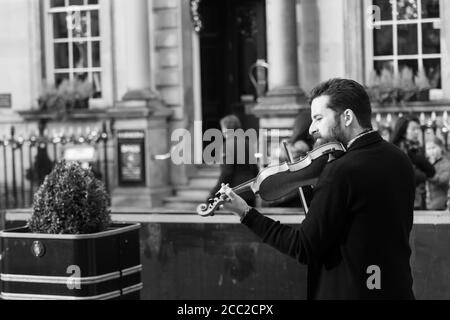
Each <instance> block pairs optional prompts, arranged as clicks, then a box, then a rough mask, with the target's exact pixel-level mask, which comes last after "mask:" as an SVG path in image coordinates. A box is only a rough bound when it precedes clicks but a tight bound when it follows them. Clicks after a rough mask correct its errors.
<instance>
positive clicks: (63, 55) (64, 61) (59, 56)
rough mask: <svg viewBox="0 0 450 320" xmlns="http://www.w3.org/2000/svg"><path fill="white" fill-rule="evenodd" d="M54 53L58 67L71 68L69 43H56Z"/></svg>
mask: <svg viewBox="0 0 450 320" xmlns="http://www.w3.org/2000/svg"><path fill="white" fill-rule="evenodd" d="M54 55H55V60H54V61H55V68H56V69H65V68H69V46H68V45H67V43H55V45H54Z"/></svg>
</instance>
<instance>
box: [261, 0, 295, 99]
mask: <svg viewBox="0 0 450 320" xmlns="http://www.w3.org/2000/svg"><path fill="white" fill-rule="evenodd" d="M266 21H267V56H268V57H267V58H268V63H269V77H268V82H269V83H268V84H269V94H271V93H276V92H280V91H281V92H285V93H298V92H300V90H299V88H298V86H299V83H298V54H297V20H296V0H266Z"/></svg>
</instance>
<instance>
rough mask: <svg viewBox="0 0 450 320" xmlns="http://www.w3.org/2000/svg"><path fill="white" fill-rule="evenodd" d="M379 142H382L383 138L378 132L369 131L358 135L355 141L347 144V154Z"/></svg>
mask: <svg viewBox="0 0 450 320" xmlns="http://www.w3.org/2000/svg"><path fill="white" fill-rule="evenodd" d="M380 141H383V138H382V137H381V136H380V134H379V133H378V131H374V130H371V131H368V132H365V133H363V134H361V135H359V136H358V137H357V138H356V139H355V140H353V141H351V142H352V143H349V146H348V148H347V152H348V151H351V150H355V149H360V148H364V147H366V146H368V145H371V144H373V143H377V142H380Z"/></svg>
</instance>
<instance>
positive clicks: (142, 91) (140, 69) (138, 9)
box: [122, 0, 156, 101]
mask: <svg viewBox="0 0 450 320" xmlns="http://www.w3.org/2000/svg"><path fill="white" fill-rule="evenodd" d="M124 9H125V10H124V11H125V12H124V19H125V21H126V24H125V28H126V31H125V36H126V68H127V69H126V76H127V79H126V80H127V81H126V84H127V92H126V93H125V95H124V96H123V98H122V99H123V100H124V101H127V100H149V99H154V98H155V96H156V95H155V94H154V92H153V91H152V90H151V89H150V88H151V86H150V71H151V70H150V54H151V53H150V46H149V41H150V40H149V39H150V38H149V36H150V35H149V27H148V26H149V21H148V1H147V0H133V1H129V2H127V4H126V6H125V8H124Z"/></svg>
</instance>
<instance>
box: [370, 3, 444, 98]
mask: <svg viewBox="0 0 450 320" xmlns="http://www.w3.org/2000/svg"><path fill="white" fill-rule="evenodd" d="M368 5H373V6H376V8H378V9H379V13H380V15H379V16H378V19H376V20H375V22H374V23H373V28H372V29H369V31H368V32H367V33H366V36H367V41H366V52H367V69H369V70H368V73H369V72H370V71H371V70H374V71H375V72H376V73H377V74H378V75H379V74H380V73H381V72H382V71H383V70H384V69H386V70H389V71H390V72H391V73H393V74H394V75H398V74H400V73H401V72H402V70H404V69H405V68H409V69H410V70H411V71H412V73H413V75H414V76H417V75H418V74H419V73H421V74H422V75H425V76H426V79H428V82H429V85H430V87H431V88H432V89H442V77H441V69H442V58H443V57H442V51H441V13H440V6H439V0H372V1H368ZM374 12H375V11H374ZM434 91H435V92H436V93H441V94H442V90H434Z"/></svg>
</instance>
